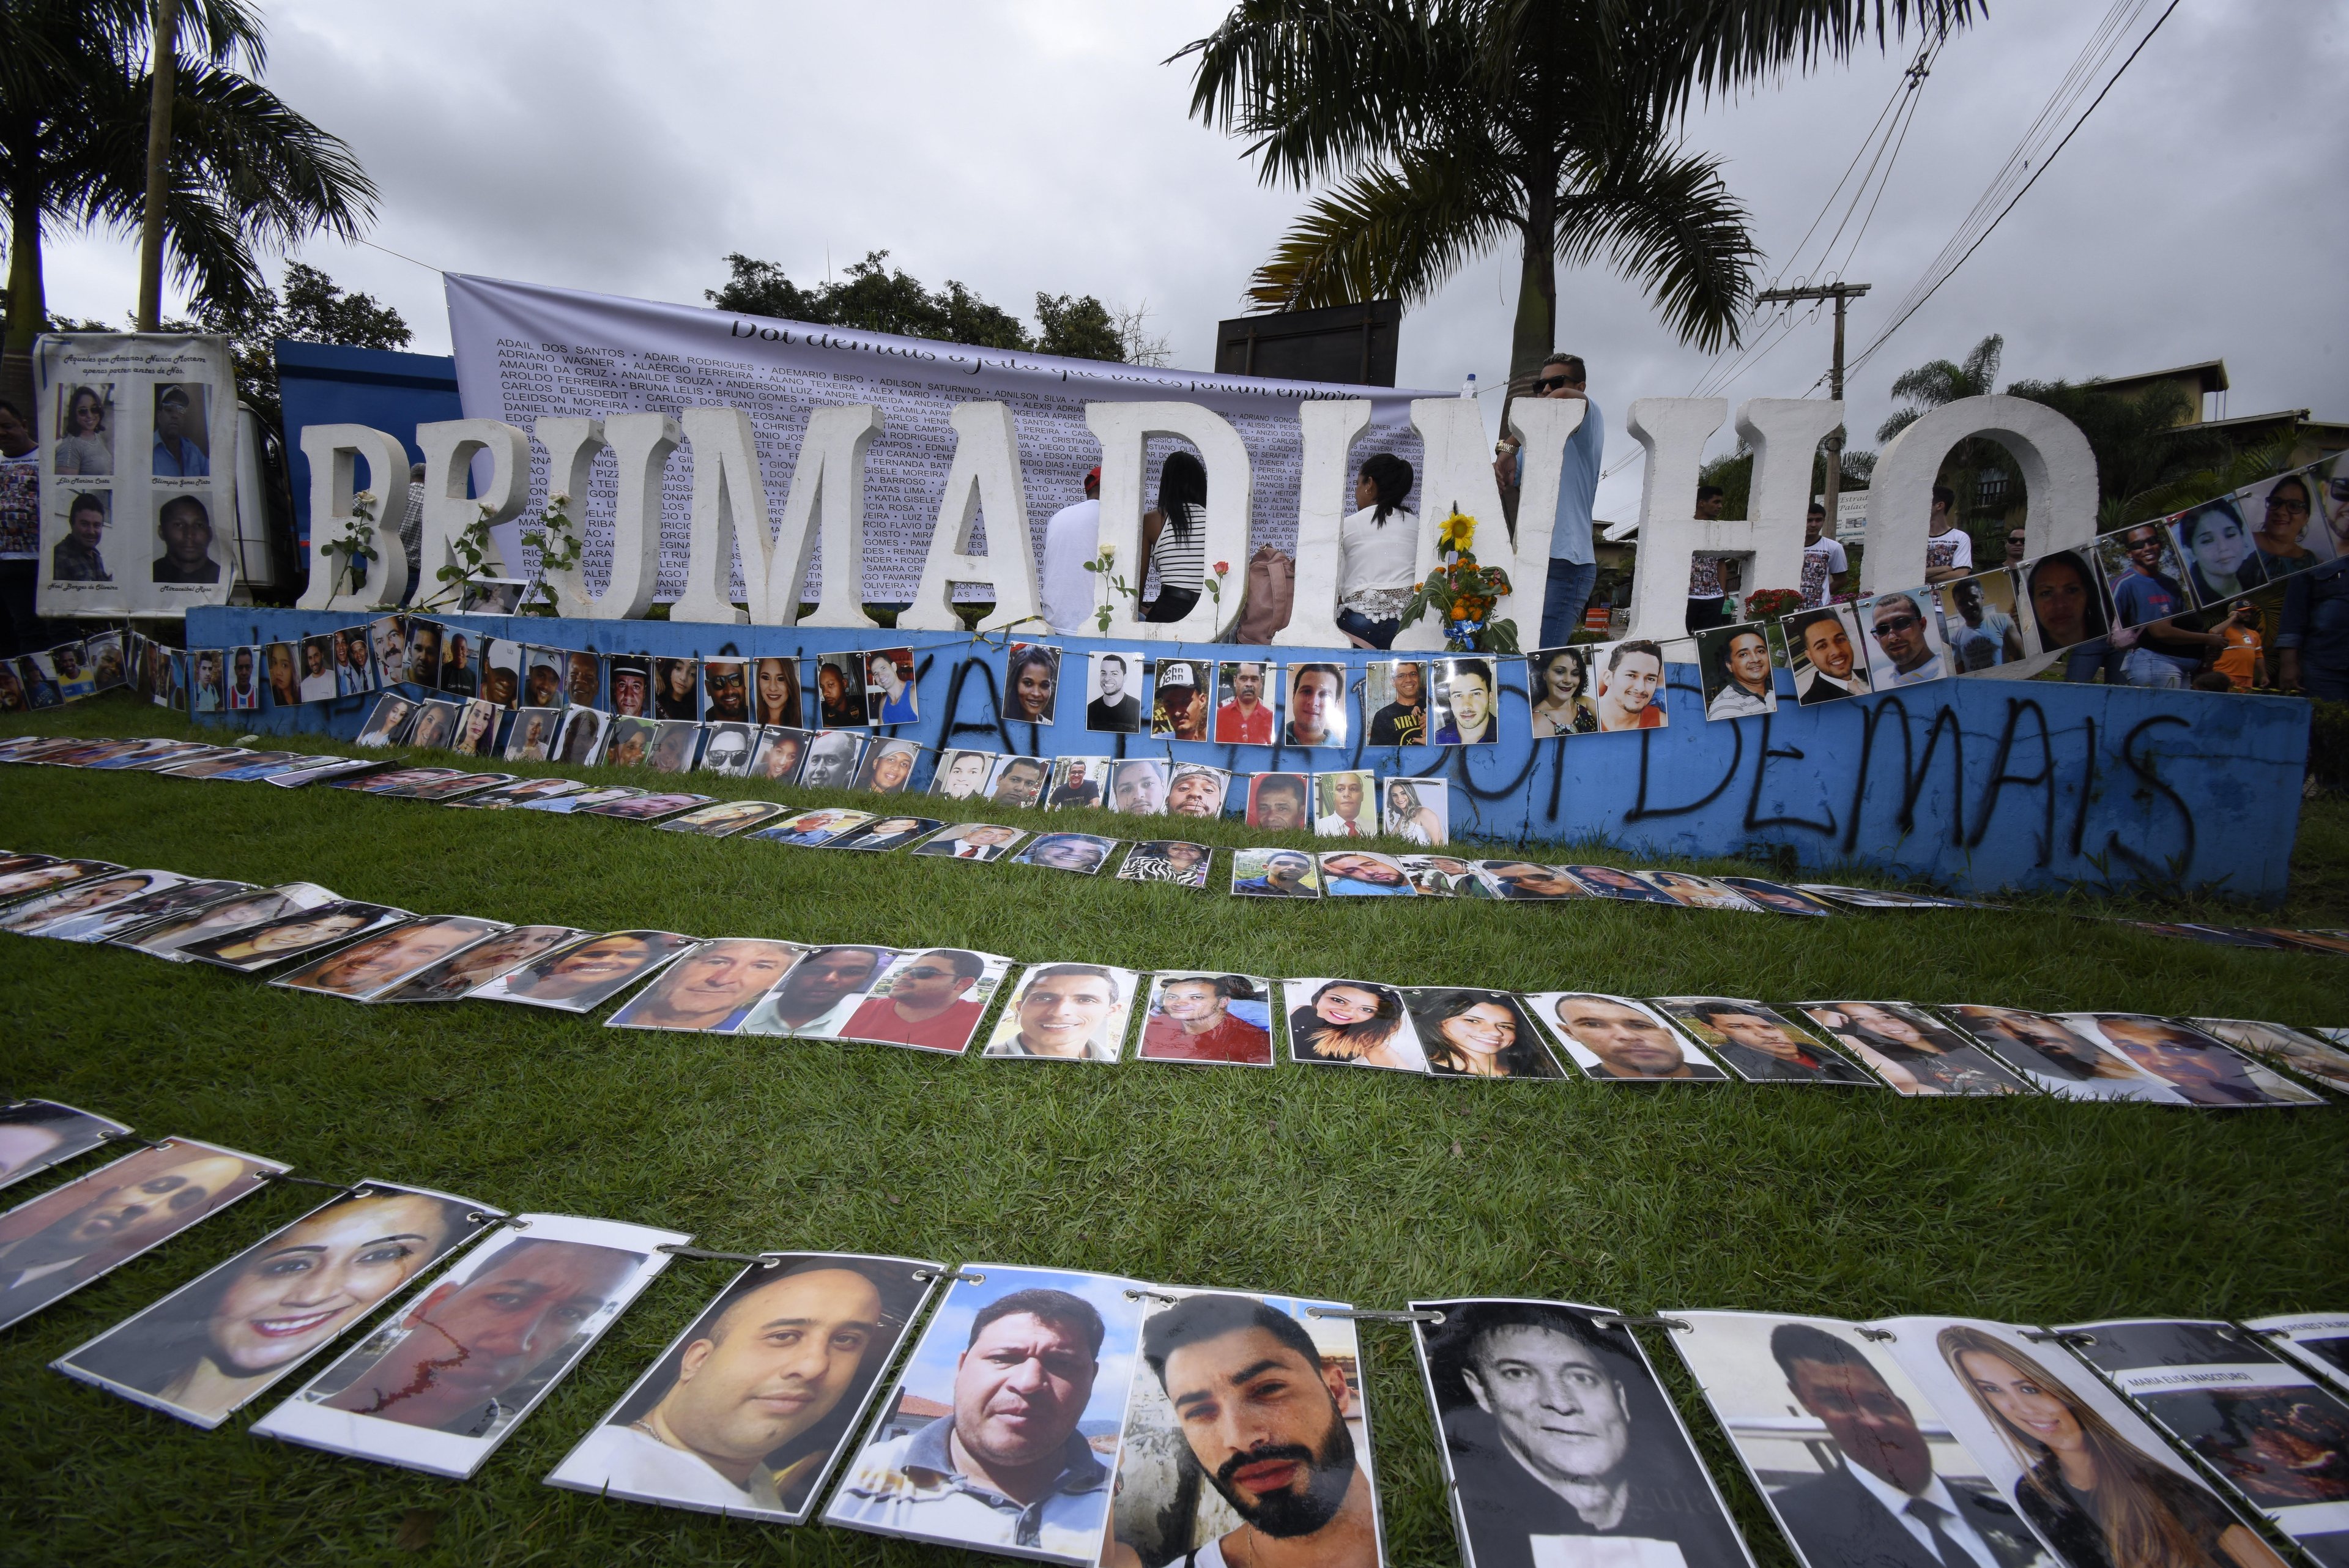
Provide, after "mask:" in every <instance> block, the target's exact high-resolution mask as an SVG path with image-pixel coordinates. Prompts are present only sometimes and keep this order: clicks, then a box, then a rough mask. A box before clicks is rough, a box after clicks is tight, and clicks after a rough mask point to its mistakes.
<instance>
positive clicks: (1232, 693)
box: [1215, 659, 1280, 746]
mask: <svg viewBox="0 0 2349 1568" xmlns="http://www.w3.org/2000/svg"><path fill="white" fill-rule="evenodd" d="M1277 668H1278V667H1277V666H1275V665H1271V664H1266V663H1263V662H1261V661H1257V660H1253V659H1241V660H1238V661H1236V662H1231V663H1225V664H1218V665H1216V728H1215V738H1216V744H1217V745H1222V746H1231V745H1238V746H1268V745H1271V744H1272V742H1273V738H1274V737H1275V736H1276V735H1277V734H1278V732H1279V730H1280V725H1279V723H1278V720H1277V718H1276V717H1275V715H1274V713H1273V709H1272V698H1273V684H1274V680H1275V675H1274V672H1275V670H1277Z"/></svg>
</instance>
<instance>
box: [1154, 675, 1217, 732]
mask: <svg viewBox="0 0 2349 1568" xmlns="http://www.w3.org/2000/svg"><path fill="white" fill-rule="evenodd" d="M1215 669H1216V667H1215V666H1214V665H1212V664H1201V663H1197V662H1195V661H1193V660H1191V659H1160V660H1159V661H1158V677H1157V680H1155V681H1154V690H1153V691H1152V694H1151V699H1150V732H1151V733H1152V734H1154V735H1155V736H1157V737H1158V738H1159V739H1161V740H1164V741H1205V740H1206V739H1207V738H1208V735H1209V733H1210V732H1211V730H1212V727H1213V721H1214V718H1215V712H1214V704H1213V701H1212V694H1213V692H1214V691H1215Z"/></svg>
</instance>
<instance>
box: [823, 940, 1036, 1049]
mask: <svg viewBox="0 0 2349 1568" xmlns="http://www.w3.org/2000/svg"><path fill="white" fill-rule="evenodd" d="M1010 970H1011V961H1010V960H1009V959H1007V958H999V957H997V956H996V955H995V954H993V953H979V952H971V951H968V950H965V949H962V948H916V949H912V950H908V951H905V952H903V953H900V954H899V955H898V956H897V958H896V959H895V961H893V962H891V964H890V965H889V967H888V968H887V969H886V970H885V971H882V974H881V977H880V978H879V979H878V980H876V981H874V982H873V984H872V986H871V987H870V988H869V989H868V990H867V991H866V992H864V999H863V1000H862V1001H860V1002H857V1004H856V1006H855V1008H854V1011H852V1012H850V1013H849V1014H848V1017H847V1019H846V1020H845V1021H844V1022H843V1023H841V1024H840V1026H839V1027H838V1029H836V1030H834V1031H833V1038H834V1039H838V1040H857V1041H863V1042H864V1043H865V1044H872V1045H905V1046H909V1047H911V1048H912V1049H914V1050H916V1051H938V1052H944V1053H947V1054H952V1055H959V1054H962V1053H963V1052H965V1051H968V1050H969V1049H970V1043H971V1041H972V1039H973V1038H974V1037H975V1036H977V1034H978V1024H979V1020H980V1019H981V1018H982V1017H984V1016H985V1015H986V1012H987V1007H988V1002H992V1001H993V1000H994V998H995V993H996V992H997V991H998V990H999V989H1000V988H1001V986H1002V984H1003V978H1004V976H1005V975H1007V974H1009V972H1010Z"/></svg>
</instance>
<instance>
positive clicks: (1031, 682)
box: [1003, 642, 1061, 724]
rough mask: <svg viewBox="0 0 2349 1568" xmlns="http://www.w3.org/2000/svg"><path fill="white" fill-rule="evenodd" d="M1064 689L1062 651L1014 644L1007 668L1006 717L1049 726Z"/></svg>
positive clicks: (1018, 643)
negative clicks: (1062, 683) (1061, 691)
mask: <svg viewBox="0 0 2349 1568" xmlns="http://www.w3.org/2000/svg"><path fill="white" fill-rule="evenodd" d="M1060 690H1061V650H1060V649H1057V648H1046V647H1044V646H1043V645H1042V644H1041V643H1034V642H1015V643H1013V644H1012V645H1011V652H1010V659H1009V663H1008V664H1007V665H1006V666H1005V668H1004V680H1003V716H1004V717H1005V718H1006V719H1008V720H1010V721H1012V722H1016V723H1023V724H1049V723H1050V722H1052V710H1053V708H1054V707H1055V706H1056V704H1057V701H1058V698H1059V694H1060Z"/></svg>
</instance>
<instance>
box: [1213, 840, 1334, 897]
mask: <svg viewBox="0 0 2349 1568" xmlns="http://www.w3.org/2000/svg"><path fill="white" fill-rule="evenodd" d="M1232 894H1233V896H1234V897H1236V898H1319V897H1320V896H1321V873H1320V870H1319V867H1317V866H1315V864H1314V861H1313V856H1312V854H1311V853H1310V852H1309V851H1308V850H1303V849H1278V848H1269V849H1237V850H1234V851H1233V852H1232Z"/></svg>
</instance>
